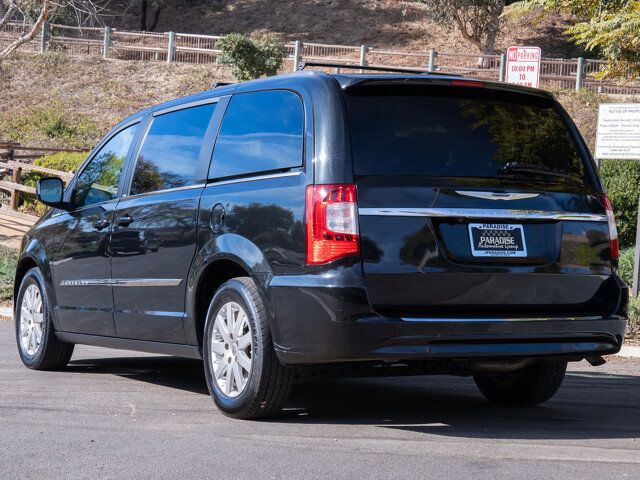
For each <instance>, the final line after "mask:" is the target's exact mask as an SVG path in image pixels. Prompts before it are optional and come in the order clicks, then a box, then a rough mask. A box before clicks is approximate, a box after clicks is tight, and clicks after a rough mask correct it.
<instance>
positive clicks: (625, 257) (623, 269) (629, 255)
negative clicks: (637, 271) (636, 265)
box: [618, 247, 635, 286]
mask: <svg viewBox="0 0 640 480" xmlns="http://www.w3.org/2000/svg"><path fill="white" fill-rule="evenodd" d="M634 254H635V252H634V247H628V248H624V249H622V250H620V262H619V264H618V270H619V271H620V276H621V277H622V279H623V280H624V283H626V284H627V285H629V286H631V282H633V258H634Z"/></svg>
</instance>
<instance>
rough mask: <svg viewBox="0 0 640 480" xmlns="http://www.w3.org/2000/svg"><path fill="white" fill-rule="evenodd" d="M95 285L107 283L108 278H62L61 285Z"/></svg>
mask: <svg viewBox="0 0 640 480" xmlns="http://www.w3.org/2000/svg"><path fill="white" fill-rule="evenodd" d="M95 285H109V279H99V278H96V279H86V280H63V281H62V282H60V286H61V287H92V286H95Z"/></svg>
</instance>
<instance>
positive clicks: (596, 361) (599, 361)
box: [584, 355, 607, 367]
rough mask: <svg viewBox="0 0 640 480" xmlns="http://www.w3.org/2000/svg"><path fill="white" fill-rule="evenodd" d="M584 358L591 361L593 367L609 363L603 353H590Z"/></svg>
mask: <svg viewBox="0 0 640 480" xmlns="http://www.w3.org/2000/svg"><path fill="white" fill-rule="evenodd" d="M584 359H585V360H586V361H587V362H589V364H590V365H591V366H592V367H599V366H600V365H604V364H605V363H607V361H606V360H605V359H604V357H603V356H602V355H589V356H587V357H584Z"/></svg>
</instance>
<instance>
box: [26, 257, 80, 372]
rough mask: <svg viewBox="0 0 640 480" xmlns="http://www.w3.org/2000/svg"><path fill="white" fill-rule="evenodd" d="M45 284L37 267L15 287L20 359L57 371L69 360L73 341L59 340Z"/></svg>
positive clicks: (27, 365)
mask: <svg viewBox="0 0 640 480" xmlns="http://www.w3.org/2000/svg"><path fill="white" fill-rule="evenodd" d="M52 310H53V307H52V305H51V296H50V295H49V291H48V289H47V284H46V282H45V280H44V277H43V276H42V272H40V269H38V268H32V269H31V270H29V271H28V272H27V273H26V274H25V276H24V278H23V279H22V282H21V283H20V288H19V289H18V295H17V297H16V300H15V311H14V319H15V326H16V341H17V343H18V352H19V353H20V359H21V360H22V363H24V365H25V366H26V367H29V368H31V369H33V370H59V369H61V368H64V367H65V366H66V365H67V364H68V363H69V360H71V355H72V354H73V344H71V343H66V342H63V341H61V340H60V339H58V337H57V336H56V333H55V328H54V325H53V318H52Z"/></svg>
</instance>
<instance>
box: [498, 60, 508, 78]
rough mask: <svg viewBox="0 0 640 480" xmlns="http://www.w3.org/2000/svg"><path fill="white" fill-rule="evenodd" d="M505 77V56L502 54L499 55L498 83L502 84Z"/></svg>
mask: <svg viewBox="0 0 640 480" xmlns="http://www.w3.org/2000/svg"><path fill="white" fill-rule="evenodd" d="M506 76H507V56H506V55H505V54H504V53H501V54H500V77H499V78H498V81H499V82H504V80H505V78H506Z"/></svg>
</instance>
